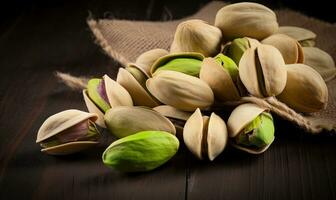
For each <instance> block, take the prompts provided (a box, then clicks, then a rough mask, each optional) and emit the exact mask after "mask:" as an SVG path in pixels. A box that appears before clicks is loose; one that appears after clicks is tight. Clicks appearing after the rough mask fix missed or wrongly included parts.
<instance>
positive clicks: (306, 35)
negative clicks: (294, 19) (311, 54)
mask: <svg viewBox="0 0 336 200" xmlns="http://www.w3.org/2000/svg"><path fill="white" fill-rule="evenodd" d="M277 33H280V34H285V35H288V36H289V37H291V38H294V39H295V40H297V41H298V42H299V43H300V44H301V45H302V46H303V47H305V46H315V39H316V34H315V33H314V32H312V31H310V30H308V29H305V28H301V27H296V26H280V27H279V29H278V32H277Z"/></svg>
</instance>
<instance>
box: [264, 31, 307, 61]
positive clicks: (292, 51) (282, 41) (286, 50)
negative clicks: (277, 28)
mask: <svg viewBox="0 0 336 200" xmlns="http://www.w3.org/2000/svg"><path fill="white" fill-rule="evenodd" d="M261 43H263V44H269V45H272V46H274V47H275V48H277V49H278V50H279V51H280V53H281V55H282V57H283V58H284V60H285V63H286V64H294V63H303V60H304V55H303V50H302V47H301V45H300V44H299V43H298V42H297V41H296V40H295V39H293V38H291V37H289V36H287V35H284V34H273V35H271V36H269V37H267V38H265V39H264V40H262V41H261Z"/></svg>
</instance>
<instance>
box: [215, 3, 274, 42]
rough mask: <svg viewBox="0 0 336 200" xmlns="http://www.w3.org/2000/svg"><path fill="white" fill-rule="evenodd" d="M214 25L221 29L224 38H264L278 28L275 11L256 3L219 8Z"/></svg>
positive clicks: (235, 4)
mask: <svg viewBox="0 0 336 200" xmlns="http://www.w3.org/2000/svg"><path fill="white" fill-rule="evenodd" d="M215 26H217V27H218V28H220V29H221V31H222V34H223V38H224V39H225V40H232V39H234V38H239V37H252V38H255V39H258V40H261V39H264V38H266V37H268V36H270V35H272V34H273V33H275V32H276V31H277V30H278V27H279V26H278V23H277V19H276V15H275V13H274V12H273V11H272V10H271V9H269V8H267V7H265V6H263V5H261V4H257V3H246V2H244V3H234V4H230V5H227V6H225V7H223V8H222V9H220V10H219V11H218V12H217V14H216V19H215Z"/></svg>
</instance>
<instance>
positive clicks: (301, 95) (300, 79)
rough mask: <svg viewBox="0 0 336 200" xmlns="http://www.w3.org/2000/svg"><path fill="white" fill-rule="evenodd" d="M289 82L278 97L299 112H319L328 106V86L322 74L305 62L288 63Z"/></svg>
mask: <svg viewBox="0 0 336 200" xmlns="http://www.w3.org/2000/svg"><path fill="white" fill-rule="evenodd" d="M286 68H287V84H286V87H285V89H284V90H283V91H282V93H281V94H280V95H279V96H278V99H279V100H280V101H282V102H284V103H285V104H287V105H288V106H289V107H291V108H293V109H294V110H296V111H298V112H305V113H310V112H317V111H319V110H321V109H323V108H325V107H326V105H327V101H328V88H327V85H326V84H325V82H324V80H323V78H322V77H321V75H320V74H319V73H318V72H316V71H315V70H314V69H313V68H311V67H309V66H307V65H304V64H291V65H286Z"/></svg>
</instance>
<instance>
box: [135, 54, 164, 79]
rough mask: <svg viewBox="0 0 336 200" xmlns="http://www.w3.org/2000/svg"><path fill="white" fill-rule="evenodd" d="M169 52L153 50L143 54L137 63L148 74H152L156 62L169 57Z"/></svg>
mask: <svg viewBox="0 0 336 200" xmlns="http://www.w3.org/2000/svg"><path fill="white" fill-rule="evenodd" d="M168 53H169V52H168V51H167V50H165V49H152V50H149V51H146V52H144V53H142V54H141V55H140V56H139V57H138V58H137V59H136V61H135V64H136V65H137V66H139V67H140V68H141V69H142V71H144V72H145V73H146V74H150V69H151V67H152V65H153V64H154V62H155V61H156V60H157V59H159V58H160V57H162V56H165V55H167V54H168Z"/></svg>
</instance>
